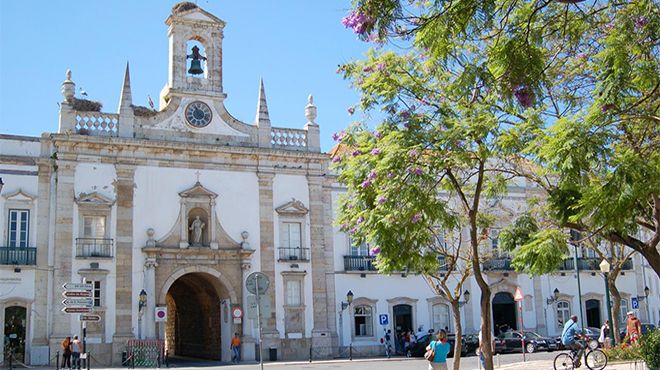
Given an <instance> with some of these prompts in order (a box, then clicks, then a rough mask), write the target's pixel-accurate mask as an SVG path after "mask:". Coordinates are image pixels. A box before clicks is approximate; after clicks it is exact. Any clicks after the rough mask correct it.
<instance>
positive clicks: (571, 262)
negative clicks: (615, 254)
mask: <svg viewBox="0 0 660 370" xmlns="http://www.w3.org/2000/svg"><path fill="white" fill-rule="evenodd" d="M577 260H578V267H579V268H580V270H587V271H600V262H601V259H600V258H585V257H581V258H578V259H577ZM632 269H633V262H632V260H631V259H628V260H627V261H626V262H624V263H623V270H632ZM559 270H561V271H572V270H575V259H573V258H567V259H565V260H564V262H563V263H562V265H561V266H560V267H559Z"/></svg>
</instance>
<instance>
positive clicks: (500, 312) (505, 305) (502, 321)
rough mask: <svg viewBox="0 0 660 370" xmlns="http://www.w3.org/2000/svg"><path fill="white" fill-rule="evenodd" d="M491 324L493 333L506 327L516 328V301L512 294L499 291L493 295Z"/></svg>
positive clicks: (497, 332)
mask: <svg viewBox="0 0 660 370" xmlns="http://www.w3.org/2000/svg"><path fill="white" fill-rule="evenodd" d="M493 325H494V332H495V335H499V334H501V333H502V332H504V331H506V330H508V329H516V328H517V327H518V326H517V325H516V302H515V301H514V300H513V295H511V293H507V292H499V293H497V294H495V297H493Z"/></svg>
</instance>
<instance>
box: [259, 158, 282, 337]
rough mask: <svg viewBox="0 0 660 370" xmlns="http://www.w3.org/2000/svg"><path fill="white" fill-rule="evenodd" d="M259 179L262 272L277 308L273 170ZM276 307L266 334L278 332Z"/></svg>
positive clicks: (265, 328)
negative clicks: (268, 280) (268, 282)
mask: <svg viewBox="0 0 660 370" xmlns="http://www.w3.org/2000/svg"><path fill="white" fill-rule="evenodd" d="M257 176H258V181H259V234H260V238H259V239H260V241H259V243H260V245H259V249H260V259H261V261H260V262H261V272H262V273H264V274H265V275H266V276H267V277H268V279H270V285H271V288H270V289H268V293H267V294H266V296H267V298H268V299H269V300H270V306H271V307H273V308H275V287H274V284H273V283H274V282H275V224H274V216H273V213H274V208H273V179H274V178H275V175H274V174H273V173H272V172H263V171H260V172H259V173H258V174H257ZM275 311H276V310H275V309H273V310H272V311H271V314H270V317H267V318H265V320H264V322H263V329H262V331H263V332H264V333H266V334H273V333H277V328H276V326H275Z"/></svg>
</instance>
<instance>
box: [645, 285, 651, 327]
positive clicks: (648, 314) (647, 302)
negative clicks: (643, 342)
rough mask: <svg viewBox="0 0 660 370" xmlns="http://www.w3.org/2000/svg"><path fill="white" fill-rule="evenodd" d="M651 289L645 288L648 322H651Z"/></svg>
mask: <svg viewBox="0 0 660 370" xmlns="http://www.w3.org/2000/svg"><path fill="white" fill-rule="evenodd" d="M650 293H651V289H649V287H648V286H645V287H644V300H645V301H646V322H651V311H650V310H649V294H650Z"/></svg>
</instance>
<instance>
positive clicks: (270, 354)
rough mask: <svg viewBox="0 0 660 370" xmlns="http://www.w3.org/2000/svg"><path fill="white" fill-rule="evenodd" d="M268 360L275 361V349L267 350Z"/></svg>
mask: <svg viewBox="0 0 660 370" xmlns="http://www.w3.org/2000/svg"><path fill="white" fill-rule="evenodd" d="M268 359H269V360H270V361H277V348H269V349H268Z"/></svg>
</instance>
